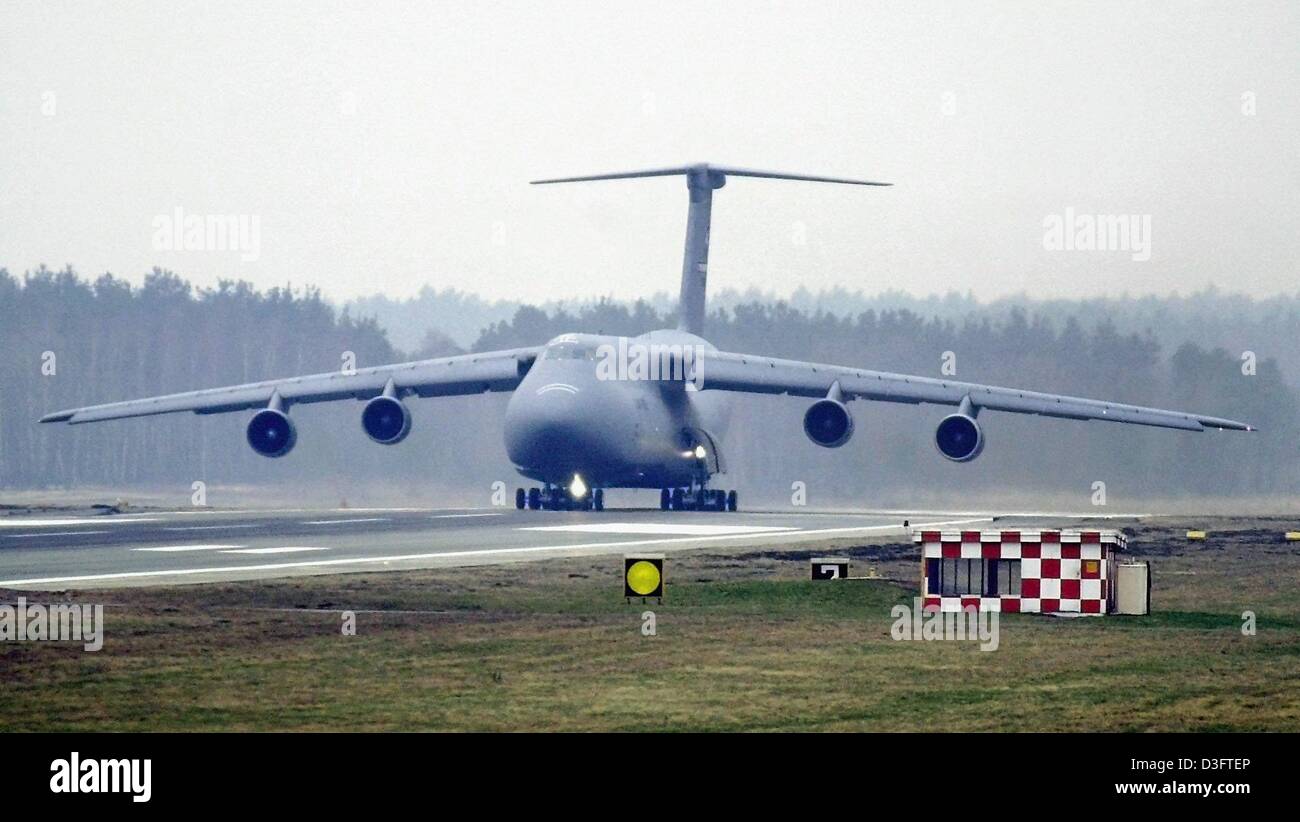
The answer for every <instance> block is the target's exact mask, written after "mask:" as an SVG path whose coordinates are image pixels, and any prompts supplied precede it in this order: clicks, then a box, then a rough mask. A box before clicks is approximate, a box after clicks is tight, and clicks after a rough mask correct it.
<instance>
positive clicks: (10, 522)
mask: <svg viewBox="0 0 1300 822" xmlns="http://www.w3.org/2000/svg"><path fill="white" fill-rule="evenodd" d="M136 522H158V518H157V517H147V518H146V517H136V518H134V519H118V518H116V517H107V516H104V517H69V518H66V519H28V518H26V517H6V518H4V519H0V528H49V527H57V526H60V525H131V524H132V523H136Z"/></svg>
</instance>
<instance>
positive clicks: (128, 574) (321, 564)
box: [0, 517, 992, 588]
mask: <svg viewBox="0 0 1300 822" xmlns="http://www.w3.org/2000/svg"><path fill="white" fill-rule="evenodd" d="M991 521H992V517H979V518H976V519H954V520H946V521H944V522H918V523H916V525H913V526H912V527H913V528H938V527H940V526H943V525H966V524H968V523H974V522H991ZM890 530H902V528H901V527H900V526H897V525H875V526H871V525H868V526H863V527H858V528H820V529H816V530H811V531H799V532H798V533H797V534H791V536H801V537H802V536H808V535H819V534H848V533H858V534H863V533H869V532H871V531H890ZM754 536H760V537H762V536H774V537H779V536H783V533H782V532H774V533H772V534H726V535H723V536H717V537H676V538H672V539H639V540H624V541H621V542H582V543H577V544H575V545H533V546H529V547H526V548H487V549H484V550H481V551H443V552H441V553H438V552H434V553H430V554H401V555H397V556H388V557H349V558H347V559H316V560H307V561H304V562H277V563H274V564H271V565H232V566H230V567H228V568H182V569H177V570H172V571H166V570H163V571H124V572H121V573H116V574H87V575H85V576H76V577H39V578H34V579H4V580H0V587H5V588H21V587H22V586H24V585H54V584H59V583H65V582H94V581H96V580H110V579H147V578H150V577H155V578H156V577H182V576H196V575H199V574H229V573H234V572H240V573H242V572H245V571H283V570H288V569H290V568H328V567H338V566H343V565H379V564H386V563H391V562H411V561H418V560H424V559H457V558H460V557H476V556H489V555H493V554H503V555H523V554H535V553H541V552H546V551H576V550H584V549H594V548H635V547H642V546H646V545H665V544H672V543H683V542H723V541H726V540H733V539H745V538H747V537H754Z"/></svg>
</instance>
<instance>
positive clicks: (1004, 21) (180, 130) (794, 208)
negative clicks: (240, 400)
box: [0, 0, 1300, 300]
mask: <svg viewBox="0 0 1300 822" xmlns="http://www.w3.org/2000/svg"><path fill="white" fill-rule="evenodd" d="M309 8H311V9H314V10H308V9H309ZM1297 8H1300V4H1296V3H1284V2H1278V3H1267V2H1258V3H1250V4H1245V3H1222V4H1220V3H1213V4H1210V3H1194V4H1193V3H1171V4H1161V3H1131V2H1119V3H1099V2H1088V3H1073V4H1058V3H1029V2H1006V3H996V4H994V3H989V4H977V3H964V2H963V3H952V4H938V5H932V4H924V3H921V4H918V3H896V4H880V5H871V6H868V5H867V4H863V3H845V4H842V5H841V4H835V5H830V4H811V3H798V4H794V3H791V4H786V3H707V4H706V3H699V2H692V3H680V4H679V3H652V4H647V3H627V2H617V3H594V2H593V3H568V4H557V3H552V2H547V3H537V4H531V5H525V4H522V3H514V4H490V3H483V2H474V3H465V4H461V3H435V4H429V3H407V4H390V3H386V2H376V1H375V0H368V2H364V3H352V4H346V5H345V4H332V3H331V4H326V3H317V4H289V3H275V4H268V3H260V2H259V3H231V2H219V3H176V2H171V3H162V2H157V3H127V2H118V3H105V4H91V3H67V4H62V3H50V2H40V3H25V2H13V0H7V1H6V2H5V3H4V4H3V5H0V266H3V267H7V268H8V269H9V270H10V271H11V272H14V273H20V272H22V271H25V270H27V269H30V268H33V267H35V266H36V265H37V264H39V263H42V262H43V263H46V264H48V265H50V266H62V265H63V264H65V263H71V264H72V265H73V266H74V267H76V268H77V269H78V270H79V271H81V272H82V273H83V274H86V275H95V274H98V273H101V272H103V271H112V272H114V273H115V274H119V275H123V276H126V277H127V278H129V279H131V280H133V281H137V282H138V281H139V280H140V279H141V277H142V275H143V274H144V272H146V271H147V270H149V269H150V268H151V267H153V266H155V265H157V266H163V267H168V268H171V269H173V270H175V271H177V272H179V273H181V274H183V275H184V276H186V277H188V278H190V279H192V280H194V281H196V282H198V283H200V284H205V285H206V284H211V283H214V282H216V280H217V279H219V278H242V279H247V280H251V281H253V282H254V283H256V284H258V285H260V286H271V285H276V284H283V283H286V282H292V283H293V284H295V285H302V284H316V285H319V286H321V287H322V288H323V289H324V291H325V293H326V294H327V295H328V296H330V297H333V298H347V297H352V296H357V295H362V294H369V293H373V292H383V293H386V294H389V295H391V296H405V295H409V294H412V293H414V292H415V291H417V290H418V289H419V288H420V287H421V286H423V285H425V284H429V285H433V286H435V287H439V288H441V287H445V286H454V287H457V288H461V289H466V290H471V291H475V292H479V293H482V294H484V295H487V296H490V297H510V298H520V299H527V300H545V299H550V298H554V297H560V296H564V297H571V296H589V295H601V294H610V295H614V296H616V297H631V296H636V295H642V294H651V293H653V292H655V291H660V290H668V291H671V292H675V291H676V288H677V280H678V276H679V271H680V266H681V245H682V232H683V228H684V222H685V202H686V193H685V186H684V183H683V182H682V180H680V179H676V178H668V179H657V180H637V181H626V182H606V183H588V184H582V185H573V186H551V187H535V186H528V185H527V181H528V180H529V179H533V178H536V177H542V176H551V175H561V174H578V173H594V172H602V171H610V170H620V169H627V168H639V167H643V166H662V165H672V164H678V163H683V162H689V161H701V160H703V161H714V162H721V163H730V164H734V165H747V166H752V167H758V168H772V169H778V170H789V171H804V172H811V173H823V174H831V175H845V176H862V177H866V178H869V179H876V180H886V181H890V182H893V183H894V184H895V185H894V187H893V188H888V189H880V188H858V187H848V186H829V185H818V184H811V183H790V182H775V181H759V180H741V179H733V180H732V181H731V182H730V183H729V184H728V185H727V187H726V188H725V189H724V190H722V191H721V192H719V193H718V195H717V198H716V200H715V207H714V218H715V220H714V232H713V245H712V258H711V265H710V275H711V276H710V285H711V286H712V287H713V288H721V287H740V288H743V287H748V286H758V287H760V288H764V289H774V290H776V291H778V292H789V291H791V290H792V289H794V288H795V287H797V286H799V285H805V286H808V287H809V288H812V289H814V290H816V289H818V288H822V287H828V286H834V285H843V286H847V287H850V288H862V289H865V290H866V291H868V292H875V291H879V290H882V289H886V288H898V289H903V290H906V291H909V292H912V293H915V294H918V295H923V294H929V293H932V292H943V291H948V290H950V289H958V290H961V291H966V290H971V291H973V292H975V294H976V295H978V296H980V297H996V296H999V295H1004V294H1007V293H1015V292H1020V291H1025V292H1027V293H1029V294H1031V295H1033V296H1042V297H1046V296H1081V295H1096V294H1118V293H1121V292H1129V293H1134V294H1137V293H1146V292H1156V293H1167V292H1171V291H1174V290H1179V291H1183V292H1187V291H1190V290H1194V289H1198V288H1201V287H1203V286H1205V285H1206V284H1208V283H1211V282H1213V283H1216V284H1218V285H1219V286H1220V287H1221V288H1225V289H1228V290H1241V291H1245V292H1247V293H1250V294H1255V295H1266V294H1272V293H1277V292H1279V291H1287V292H1295V291H1297V290H1300V287H1298V286H1297V270H1296V269H1297V266H1296V260H1297V250H1298V249H1297V245H1298V244H1300V240H1298V239H1297V238H1298V237H1300V231H1298V230H1297V228H1298V225H1297V224H1298V221H1297V216H1298V211H1300V208H1298V206H1297V187H1298V186H1300V151H1298V150H1297V147H1298V145H1300V141H1298V138H1297V135H1298V134H1300V128H1298V126H1300V117H1298V115H1297V100H1300V94H1298V93H1297V92H1298V91H1300V88H1298V86H1300V83H1298V82H1297V70H1298V67H1300V26H1298V25H1297V17H1298V16H1300V15H1298V13H1297ZM177 208H180V209H183V214H187V215H200V216H204V215H213V214H236V215H244V216H245V217H246V218H248V219H249V220H250V222H249V223H248V224H249V226H250V229H251V226H252V225H253V222H252V218H256V225H257V226H258V227H259V229H260V236H259V237H258V238H257V239H258V240H259V241H260V242H259V243H258V246H257V247H256V248H251V249H250V248H246V249H245V250H244V253H240V252H239V251H231V250H221V249H209V250H179V251H178V250H167V249H166V248H159V247H156V246H158V245H159V238H158V237H157V236H156V234H157V230H158V226H159V225H160V224H159V223H157V222H156V220H157V219H158V218H160V217H168V218H170V217H171V216H172V215H174V214H175V210H176V209H177ZM1066 209H1073V212H1074V213H1075V214H1076V215H1077V214H1092V215H1096V214H1104V215H1110V214H1123V215H1128V214H1135V215H1150V226H1151V234H1150V240H1151V245H1150V259H1149V260H1145V261H1135V260H1134V259H1133V257H1134V256H1135V255H1134V254H1133V253H1129V252H1128V251H1126V250H1123V249H1117V250H1102V251H1081V250H1048V249H1046V248H1044V235H1045V231H1046V229H1045V220H1048V219H1049V217H1050V215H1062V216H1064V215H1065V214H1066ZM248 240H249V242H250V243H251V240H252V237H251V236H250V237H249V238H248ZM250 251H254V252H256V259H255V260H245V259H241V258H243V257H250V256H253V254H252V253H250Z"/></svg>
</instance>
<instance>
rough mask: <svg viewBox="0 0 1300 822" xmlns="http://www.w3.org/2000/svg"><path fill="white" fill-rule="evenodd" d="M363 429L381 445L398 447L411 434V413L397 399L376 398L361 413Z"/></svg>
mask: <svg viewBox="0 0 1300 822" xmlns="http://www.w3.org/2000/svg"><path fill="white" fill-rule="evenodd" d="M361 427H362V429H364V430H365V432H366V436H368V437H370V439H372V440H374V441H375V442H377V443H379V444H380V445H396V444H397V443H399V442H401V441H402V440H404V439H406V435H407V434H409V433H411V412H410V411H409V410H408V409H407V407H406V406H405V405H403V404H402V401H401V400H399V399H397V398H396V397H390V396H387V395H384V396H380V397H375V398H374V399H373V400H371V401H370V402H368V403H366V407H365V409H364V410H363V411H362V412H361Z"/></svg>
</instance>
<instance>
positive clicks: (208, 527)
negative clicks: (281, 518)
mask: <svg viewBox="0 0 1300 822" xmlns="http://www.w3.org/2000/svg"><path fill="white" fill-rule="evenodd" d="M261 527H262V526H261V524H260V523H256V522H253V523H249V524H248V525H186V526H185V527H183V528H164V529H163V530H164V531H224V530H226V529H227V528H261Z"/></svg>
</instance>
